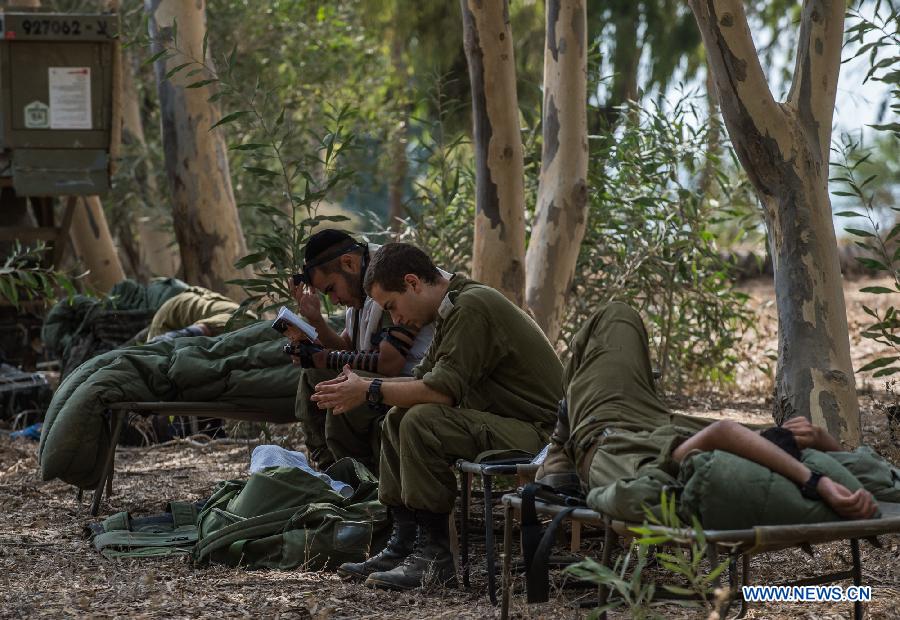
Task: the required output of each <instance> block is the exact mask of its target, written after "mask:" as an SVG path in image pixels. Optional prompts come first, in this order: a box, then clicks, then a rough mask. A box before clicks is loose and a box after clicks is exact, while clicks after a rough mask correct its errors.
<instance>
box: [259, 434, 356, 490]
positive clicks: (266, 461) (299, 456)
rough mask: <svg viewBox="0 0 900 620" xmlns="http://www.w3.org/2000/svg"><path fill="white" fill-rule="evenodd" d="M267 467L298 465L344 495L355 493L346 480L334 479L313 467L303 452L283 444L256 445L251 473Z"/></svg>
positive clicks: (297, 466)
mask: <svg viewBox="0 0 900 620" xmlns="http://www.w3.org/2000/svg"><path fill="white" fill-rule="evenodd" d="M266 467H296V468H297V469H302V470H303V471H305V472H307V473H310V474H312V475H313V476H315V477H316V478H320V479H321V480H322V481H323V482H325V483H326V484H328V485H329V486H330V487H331V488H332V489H334V490H335V491H337V492H338V493H339V494H340V495H341V496H342V497H350V496H351V495H353V487H351V486H350V485H349V484H347V483H346V482H341V481H340V480H334V479H332V478H331V476H329V475H328V474H323V473H322V472H320V471H316V470H315V469H313V468H312V467H311V466H310V464H309V461H307V460H306V456H305V455H304V454H303V453H302V452H294V451H293V450H286V449H285V448H282V447H281V446H270V445H264V446H256V447H255V448H254V449H253V454H251V455H250V473H251V474H255V473H256V472H258V471H261V470H263V469H265V468H266Z"/></svg>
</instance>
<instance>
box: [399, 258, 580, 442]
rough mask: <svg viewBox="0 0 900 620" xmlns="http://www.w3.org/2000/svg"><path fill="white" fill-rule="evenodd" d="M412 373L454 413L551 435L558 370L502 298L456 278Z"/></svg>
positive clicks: (543, 343) (559, 388) (531, 326)
mask: <svg viewBox="0 0 900 620" xmlns="http://www.w3.org/2000/svg"><path fill="white" fill-rule="evenodd" d="M434 325H435V327H434V340H433V341H432V343H431V347H430V348H429V349H428V352H427V353H426V354H425V358H424V359H423V360H422V361H421V362H420V363H419V365H418V366H416V368H415V369H414V370H413V374H414V375H415V377H416V378H417V379H422V380H423V381H424V382H425V384H426V385H428V386H429V387H431V388H432V389H435V390H437V391H439V392H441V393H443V394H447V395H448V396H451V397H452V398H453V403H454V405H455V406H457V407H461V408H464V409H477V410H480V411H487V412H489V413H493V414H496V415H499V416H504V417H509V418H516V419H518V420H523V421H526V422H532V423H535V424H539V425H541V426H545V427H548V428H552V426H553V424H554V423H555V420H556V409H557V405H558V402H559V400H560V399H561V398H562V397H563V369H562V364H561V363H560V361H559V358H558V357H557V355H556V352H555V351H554V350H553V347H552V346H551V344H550V342H549V341H548V340H547V337H546V336H545V335H544V332H542V331H541V328H540V327H538V326H537V324H536V323H535V322H534V321H533V320H532V319H531V317H529V316H528V315H527V314H525V312H523V311H522V310H521V309H520V308H519V307H517V306H516V305H515V304H513V303H512V302H510V301H509V300H508V299H506V297H504V296H503V295H502V294H501V293H500V292H498V291H496V290H494V289H492V288H490V287H489V286H485V285H483V284H479V283H478V282H475V281H473V280H469V279H468V278H465V277H463V276H459V275H454V276H453V277H452V278H451V280H450V286H449V288H448V290H447V295H446V296H445V297H444V300H443V302H442V303H441V306H440V310H439V312H438V318H437V319H436V321H435V324H434Z"/></svg>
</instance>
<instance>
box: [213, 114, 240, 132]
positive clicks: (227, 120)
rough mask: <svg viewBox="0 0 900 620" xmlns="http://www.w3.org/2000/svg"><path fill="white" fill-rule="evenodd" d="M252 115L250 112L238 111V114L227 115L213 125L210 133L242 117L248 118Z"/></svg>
mask: <svg viewBox="0 0 900 620" xmlns="http://www.w3.org/2000/svg"><path fill="white" fill-rule="evenodd" d="M248 114H250V110H238V111H237V112H232V113H231V114H226V115H225V116H223V117H222V118H220V119H219V120H218V121H217V122H216V123H214V124H213V126H212V127H210V128H209V130H210V131H212V130H213V129H215V128H216V127H218V126H219V125H224V124H225V123H230V122H232V121H236V120H237V119H239V118H241V117H242V116H246V115H248Z"/></svg>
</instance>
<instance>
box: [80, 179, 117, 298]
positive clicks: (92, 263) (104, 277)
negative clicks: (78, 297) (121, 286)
mask: <svg viewBox="0 0 900 620" xmlns="http://www.w3.org/2000/svg"><path fill="white" fill-rule="evenodd" d="M70 234H71V236H72V247H73V248H74V250H75V255H76V257H77V258H78V259H79V260H80V261H81V263H82V265H83V266H84V267H86V268H87V269H88V271H89V273H88V274H87V276H86V277H85V279H86V280H87V282H88V284H89V285H90V287H91V288H93V289H94V290H96V291H97V292H99V293H108V292H109V290H110V289H111V288H112V287H113V285H115V284H117V283H118V282H121V281H122V280H124V279H125V271H124V270H123V269H122V263H121V261H120V260H119V254H118V253H117V252H116V246H115V245H114V244H113V240H112V235H111V234H110V232H109V225H108V224H107V222H106V214H105V213H104V212H103V206H102V205H101V204H100V199H99V198H98V197H97V196H85V197H83V198H78V204H77V205H76V206H75V211H74V212H73V214H72V225H71V228H70Z"/></svg>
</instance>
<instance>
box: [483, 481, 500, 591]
mask: <svg viewBox="0 0 900 620" xmlns="http://www.w3.org/2000/svg"><path fill="white" fill-rule="evenodd" d="M481 482H482V484H483V485H484V547H485V555H486V556H487V577H488V596H489V597H490V599H491V605H496V604H497V575H496V573H495V571H496V569H497V567H496V566H495V562H494V560H495V557H494V551H495V550H494V519H493V510H492V509H491V504H492V503H493V497H492V495H491V491H492V489H491V477H490V476H488V475H487V474H482V475H481Z"/></svg>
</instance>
